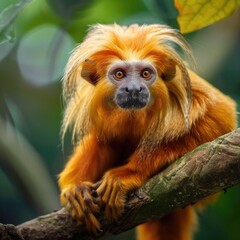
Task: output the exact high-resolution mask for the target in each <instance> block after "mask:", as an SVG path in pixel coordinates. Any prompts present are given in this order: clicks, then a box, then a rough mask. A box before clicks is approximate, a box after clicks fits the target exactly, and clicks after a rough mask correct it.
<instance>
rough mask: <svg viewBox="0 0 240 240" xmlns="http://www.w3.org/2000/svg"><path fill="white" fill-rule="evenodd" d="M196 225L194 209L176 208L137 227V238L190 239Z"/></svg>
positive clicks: (154, 239) (143, 239)
mask: <svg viewBox="0 0 240 240" xmlns="http://www.w3.org/2000/svg"><path fill="white" fill-rule="evenodd" d="M196 226H197V217H196V214H195V211H194V209H193V208H192V207H191V206H189V207H186V208H184V209H177V210H174V211H173V212H171V213H169V214H168V215H167V216H165V217H163V218H162V219H161V220H158V221H157V220H156V221H155V220H154V221H150V222H147V223H144V224H142V225H140V226H138V227H137V239H138V240H192V239H193V238H192V237H193V233H194V230H195V229H196Z"/></svg>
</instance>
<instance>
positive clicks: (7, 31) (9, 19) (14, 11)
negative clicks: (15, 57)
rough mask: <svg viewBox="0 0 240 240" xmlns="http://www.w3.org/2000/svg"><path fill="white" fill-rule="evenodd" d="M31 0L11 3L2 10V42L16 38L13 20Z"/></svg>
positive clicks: (0, 14)
mask: <svg viewBox="0 0 240 240" xmlns="http://www.w3.org/2000/svg"><path fill="white" fill-rule="evenodd" d="M30 1H31V0H22V1H20V2H18V3H14V4H10V5H9V6H8V7H6V8H4V9H3V10H2V11H1V12H0V44H1V43H4V42H8V41H13V40H14V37H15V35H14V30H13V22H14V20H15V18H16V17H17V15H18V13H19V12H20V11H21V10H22V9H23V7H24V6H25V5H26V4H27V3H28V2H30Z"/></svg>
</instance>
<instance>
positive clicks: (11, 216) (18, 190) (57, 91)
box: [0, 0, 240, 240]
mask: <svg viewBox="0 0 240 240" xmlns="http://www.w3.org/2000/svg"><path fill="white" fill-rule="evenodd" d="M6 8H7V9H8V10H6ZM6 11H8V15H6ZM4 12H5V13H4ZM3 13H4V14H3ZM6 16H7V17H6ZM176 17H177V12H176V9H175V8H174V4H173V1H168V0H163V1H161V0H149V1H148V0H141V1H138V0H132V1H128V0H122V1H112V0H98V1H96V0H91V1H90V0H78V1H74V0H70V1H68V0H34V1H27V0H25V1H24V0H22V1H20V0H19V1H18V0H1V2H0V33H1V35H0V41H1V42H2V43H1V44H0V117H1V118H2V119H4V121H5V122H4V123H2V131H1V130H0V138H1V140H3V142H4V140H5V139H6V136H8V135H9V133H10V132H11V134H12V139H13V140H12V141H13V144H12V145H13V146H14V149H13V152H15V153H16V154H17V157H19V158H21V157H23V156H24V155H22V153H21V151H20V150H21V149H20V148H22V145H21V144H20V145H18V142H19V141H24V142H25V141H26V142H27V144H28V147H29V149H31V151H34V154H33V155H31V158H30V159H25V158H26V157H24V161H23V162H22V163H21V164H20V165H18V166H15V162H14V161H15V160H16V159H15V158H14V157H12V154H8V153H4V151H1V147H0V167H1V169H0V222H2V223H13V224H18V223H21V222H23V221H26V220H28V219H30V218H33V217H36V216H37V215H39V214H43V213H45V212H46V211H50V210H54V209H58V208H59V203H58V202H56V201H55V199H56V197H57V195H58V194H57V193H56V191H58V190H57V184H56V182H57V181H56V179H57V177H56V176H57V174H58V173H59V172H60V171H61V169H62V168H63V165H64V163H65V162H66V158H67V156H68V155H69V154H70V152H71V144H70V140H69V137H68V136H67V137H66V140H65V145H64V149H63V150H62V146H61V141H60V137H59V131H60V125H61V119H62V112H63V104H62V99H61V76H62V74H63V72H64V66H65V64H66V62H67V59H68V57H69V52H70V51H71V49H73V48H74V47H75V46H76V44H77V43H79V42H81V40H82V38H83V36H84V35H85V34H86V29H87V27H88V26H89V25H92V24H94V23H106V24H111V23H114V22H116V23H119V24H131V23H139V24H143V23H163V24H168V25H170V26H172V27H174V28H177V27H178V26H177V22H176ZM237 20H239V14H238V13H236V14H235V16H233V17H232V18H231V19H228V20H226V21H225V22H223V23H219V24H216V25H212V26H210V27H208V28H205V29H202V30H200V31H198V32H197V33H193V34H188V35H186V36H185V37H186V38H187V40H188V41H189V42H190V44H191V45H192V47H193V51H194V52H196V59H197V61H198V60H199V62H200V63H199V67H198V69H197V71H199V72H201V73H202V74H203V76H204V77H205V78H207V79H208V80H209V81H211V82H212V84H214V85H215V86H216V87H218V88H220V89H221V90H222V91H223V92H225V93H227V94H229V95H231V96H232V97H233V98H234V99H235V100H236V101H237V102H238V103H240V70H239V60H240V54H239V53H240V46H239V44H238V43H239V40H240V31H239V29H240V26H239V23H240V21H237ZM236 21H237V22H238V24H237V23H236ZM225 32H226V33H227V37H228V38H227V40H225V39H224V42H223V41H221V39H222V38H220V37H219V36H223V35H224V34H225ZM221 34H222V35H221ZM13 38H15V39H16V40H15V41H14V42H12V41H11V42H9V41H8V40H12V39H13ZM210 43H211V44H212V45H211V44H210ZM204 64H205V65H204ZM15 144H16V145H15ZM29 151H30V150H29ZM27 153H28V152H26V151H25V154H27ZM36 156H37V157H36ZM28 165H30V166H31V169H32V172H33V173H34V174H35V175H36V179H35V180H36V184H39V185H38V187H36V186H37V185H33V184H31V181H30V184H29V186H28V187H26V186H25V183H24V181H23V180H22V179H24V177H25V178H26V177H28V176H29V177H30V175H27V174H28V173H26V171H25V170H24V169H26V167H28ZM40 168H41V169H42V170H43V169H45V170H43V171H45V172H44V174H46V177H44V176H43V175H42V174H43V172H40ZM42 170H41V171H42ZM43 177H44V180H45V181H41V180H40V179H41V178H43ZM34 186H35V187H34ZM50 186H51V187H50ZM45 187H46V189H48V190H49V191H51V192H50V193H49V192H48V193H44V191H43V189H44V188H45ZM34 193H35V195H36V196H43V197H42V198H40V200H39V201H37V200H36V199H34V198H33V197H32V195H33V194H34ZM44 194H45V195H44ZM46 195H47V196H46ZM49 198H50V199H52V202H53V203H54V204H49V206H50V207H46V205H47V203H48V202H49ZM39 202H40V203H41V202H42V203H43V204H39ZM239 202H240V187H239V186H236V187H234V188H232V189H229V190H228V191H227V192H226V193H225V194H222V195H221V197H220V199H219V201H218V202H217V203H216V204H214V205H212V206H210V207H209V208H208V209H207V210H206V211H205V212H204V213H200V231H199V232H198V233H197V237H196V239H197V240H200V239H213V238H216V239H218V240H238V239H239V234H240V230H239V227H238V226H239V225H240V208H239ZM111 238H112V239H134V233H133V231H130V232H128V233H124V234H122V235H120V236H116V237H111Z"/></svg>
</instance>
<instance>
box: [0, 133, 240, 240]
mask: <svg viewBox="0 0 240 240" xmlns="http://www.w3.org/2000/svg"><path fill="white" fill-rule="evenodd" d="M239 182H240V128H239V129H237V130H235V131H233V132H231V133H229V134H226V135H224V136H221V137H219V138H217V139H216V140H214V141H212V142H210V143H206V144H203V145H201V146H199V147H198V148H196V149H195V150H193V151H192V152H190V153H188V154H186V155H184V156H183V157H182V158H180V159H178V160H177V161H176V162H174V163H173V164H171V165H170V166H169V167H168V168H166V169H165V170H164V171H162V172H161V173H160V174H158V175H156V176H155V177H153V178H152V179H150V180H149V181H148V182H147V183H146V184H145V185H144V186H143V187H141V188H140V189H138V190H136V191H135V192H133V193H131V194H129V199H128V201H127V204H126V209H125V213H124V214H123V216H122V217H121V219H119V221H118V222H114V223H110V224H109V223H107V222H106V221H105V220H102V221H101V223H102V230H103V231H102V232H101V233H99V234H98V236H94V235H92V234H91V233H88V232H87V231H86V229H85V228H84V226H82V225H77V224H76V223H75V222H74V220H72V219H71V217H70V216H69V214H68V213H67V212H66V211H65V210H64V209H61V210H59V211H57V212H54V213H51V214H48V215H45V216H41V217H38V218H36V219H33V220H31V221H29V222H25V223H23V224H21V225H19V226H17V227H16V228H15V230H16V232H17V234H18V236H19V239H25V240H27V239H31V240H37V239H38V240H40V239H49V240H51V239H54V240H58V239H59V240H60V239H66V240H68V239H69V240H70V239H71V240H75V239H99V238H101V237H102V236H106V235H108V234H117V233H120V232H124V231H126V230H128V229H130V228H133V227H135V226H137V225H139V224H141V223H143V222H146V221H148V220H150V219H159V218H161V217H162V216H164V215H166V214H167V213H169V212H170V211H172V210H173V209H176V208H183V207H185V206H187V205H190V204H193V203H195V202H197V201H198V200H200V199H203V198H204V197H207V196H209V195H211V194H213V193H216V192H219V191H222V190H225V189H227V188H229V187H231V186H233V185H235V184H237V183H239ZM4 227H5V228H4ZM3 228H4V229H5V231H7V230H6V229H7V228H8V229H9V225H2V226H1V225H0V236H1V229H3ZM10 229H11V231H12V228H11V227H10ZM1 239H2V238H1ZM6 239H7V238H6ZM8 239H11V238H8ZM14 239H16V236H15V238H14Z"/></svg>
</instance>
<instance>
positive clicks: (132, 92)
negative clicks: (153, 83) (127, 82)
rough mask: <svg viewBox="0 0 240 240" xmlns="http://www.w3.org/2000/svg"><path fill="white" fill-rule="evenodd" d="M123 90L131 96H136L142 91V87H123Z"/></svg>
mask: <svg viewBox="0 0 240 240" xmlns="http://www.w3.org/2000/svg"><path fill="white" fill-rule="evenodd" d="M124 90H125V92H126V94H127V95H129V96H131V97H132V98H136V97H138V96H139V94H140V93H141V92H142V87H125V89H124Z"/></svg>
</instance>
